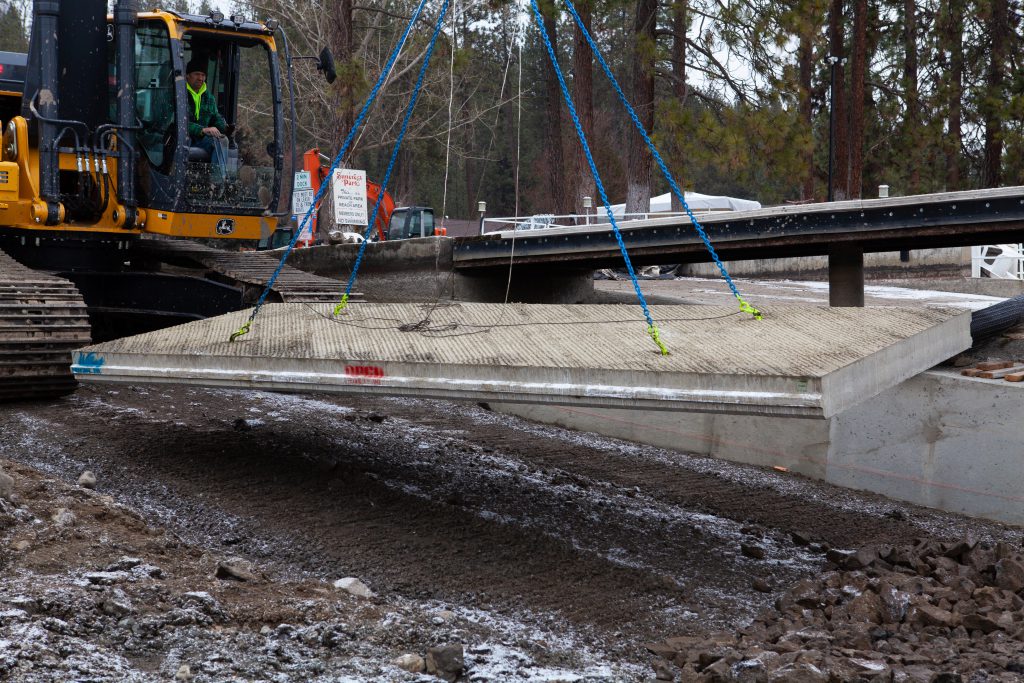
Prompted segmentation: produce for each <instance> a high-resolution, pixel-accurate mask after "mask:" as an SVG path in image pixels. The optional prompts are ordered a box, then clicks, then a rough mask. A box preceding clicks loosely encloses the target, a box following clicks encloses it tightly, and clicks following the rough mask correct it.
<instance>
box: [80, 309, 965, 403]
mask: <svg viewBox="0 0 1024 683" xmlns="http://www.w3.org/2000/svg"><path fill="white" fill-rule="evenodd" d="M330 311H331V307H330V306H328V305H317V304H272V305H268V306H265V307H264V308H263V310H262V312H261V314H260V317H259V319H258V321H257V324H256V326H255V328H254V330H253V332H251V333H250V334H249V335H247V336H245V337H243V338H241V339H240V340H239V341H237V342H233V343H232V342H229V341H228V337H229V335H230V334H231V332H233V331H234V330H236V329H238V327H239V326H240V325H241V324H242V322H244V320H245V319H246V317H247V315H248V313H247V312H239V313H234V314H230V315H225V316H221V317H219V318H212V319H209V320H203V321H199V322H195V323H190V324H188V325H182V326H179V327H173V328H169V329H166V330H160V331H157V332H151V333H148V334H144V335H139V336H136V337H130V338H127V339H120V340H116V341H112V342H108V343H105V344H99V345H96V346H91V347H88V348H85V349H83V350H81V351H79V352H78V353H77V354H76V356H75V363H74V366H73V368H72V369H73V371H74V372H75V374H76V375H77V376H78V378H79V379H80V380H82V381H106V382H171V383H183V384H200V385H211V386H231V387H240V388H243V387H244V388H262V389H277V390H286V391H334V392H346V393H380V394H389V395H400V396H418V397H423V398H448V399H462V400H471V401H505V402H514V403H539V404H563V405H577V406H590V407H604V408H626V409H630V410H669V411H696V412H712V413H737V414H754V415H779V416H796V417H815V418H822V417H825V418H827V417H830V416H832V415H835V414H836V413H838V412H841V411H843V410H845V409H847V408H849V407H851V406H853V405H854V404H856V403H858V402H860V401H863V400H865V399H867V398H870V397H872V396H875V395H877V394H878V393H880V392H882V391H884V390H885V389H887V388H889V387H891V386H893V385H895V384H898V383H899V382H901V381H903V380H904V379H906V378H907V377H910V376H912V375H915V374H917V373H918V372H921V371H922V370H924V369H926V368H928V367H931V366H932V365H934V364H935V363H937V362H940V361H942V360H944V359H946V358H948V357H950V356H953V355H955V354H957V353H959V352H961V351H963V350H964V349H966V348H968V347H969V346H970V344H971V337H970V316H969V315H966V314H963V313H962V312H961V311H956V310H952V309H934V308H925V307H914V308H896V307H885V308H864V309H837V308H827V307H816V306H815V307H808V306H802V307H796V306H780V307H773V308H771V309H768V310H765V311H764V313H765V319H764V320H761V321H758V320H754V319H752V318H750V317H749V316H746V315H743V314H740V313H738V312H737V311H736V309H735V308H734V307H732V306H729V307H719V306H661V307H658V308H656V309H654V311H653V312H654V317H655V319H656V320H657V321H658V325H659V327H660V329H661V336H662V339H663V340H664V342H665V343H666V345H667V346H668V347H669V349H670V350H671V351H672V354H671V355H669V356H661V355H660V354H658V353H657V349H656V347H655V346H654V344H653V343H652V342H651V340H650V339H649V338H648V337H647V336H646V334H645V332H644V330H645V326H644V323H643V320H642V318H641V316H640V311H639V310H638V309H637V308H636V307H626V306H602V305H585V306H578V305H577V306H568V305H523V304H510V305H497V304H453V305H443V306H436V307H433V306H427V305H417V304H369V303H362V304H355V305H352V306H350V307H349V309H348V312H347V313H345V314H344V315H342V316H339V317H337V318H332V317H331V316H330Z"/></svg>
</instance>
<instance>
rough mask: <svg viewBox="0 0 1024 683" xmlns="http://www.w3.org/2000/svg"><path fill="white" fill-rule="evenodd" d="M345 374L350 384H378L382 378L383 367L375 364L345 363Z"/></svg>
mask: <svg viewBox="0 0 1024 683" xmlns="http://www.w3.org/2000/svg"><path fill="white" fill-rule="evenodd" d="M345 376H346V377H348V378H350V383H351V384H374V385H379V384H380V383H381V380H382V379H383V378H384V368H380V367H377V366H376V365H346V366H345Z"/></svg>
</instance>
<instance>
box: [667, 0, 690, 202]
mask: <svg viewBox="0 0 1024 683" xmlns="http://www.w3.org/2000/svg"><path fill="white" fill-rule="evenodd" d="M687 2H688V0H676V2H675V5H674V6H673V8H672V94H673V95H674V96H675V98H676V101H677V104H678V106H679V108H680V109H681V110H682V109H685V107H686V96H687V94H688V92H687V90H688V84H687V82H686V31H687V29H688V28H689V27H690V20H689V17H688V16H687V9H688V8H687ZM675 137H676V138H677V139H678V137H679V133H676V136H675ZM675 147H676V149H674V150H673V151H674V154H672V158H671V164H672V173H673V174H674V175H675V180H676V184H678V185H679V189H680V190H683V189H684V188H685V187H686V184H685V180H686V175H685V162H686V160H685V159H684V158H683V150H682V149H681V147H682V145H681V144H679V143H678V142H677V143H676V144H675ZM672 210H673V211H682V210H683V203H682V202H681V201H679V197H677V196H676V195H675V193H674V192H673V193H672Z"/></svg>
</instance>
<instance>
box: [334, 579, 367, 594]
mask: <svg viewBox="0 0 1024 683" xmlns="http://www.w3.org/2000/svg"><path fill="white" fill-rule="evenodd" d="M334 587H335V588H337V589H338V590H343V591H345V592H346V593H348V594H349V595H354V596H356V597H357V598H372V597H373V591H372V590H370V587H369V586H367V585H366V584H365V583H363V582H362V581H360V580H359V579H357V578H355V577H354V576H347V577H345V578H344V579H338V580H337V581H335V582H334Z"/></svg>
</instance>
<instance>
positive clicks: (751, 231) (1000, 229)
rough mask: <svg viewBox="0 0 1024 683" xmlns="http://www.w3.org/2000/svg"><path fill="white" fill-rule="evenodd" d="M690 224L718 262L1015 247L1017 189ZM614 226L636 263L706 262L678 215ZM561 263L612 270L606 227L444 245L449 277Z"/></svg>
mask: <svg viewBox="0 0 1024 683" xmlns="http://www.w3.org/2000/svg"><path fill="white" fill-rule="evenodd" d="M699 220H700V221H701V224H702V225H703V226H704V227H705V229H706V231H707V233H708V235H709V236H710V238H711V240H712V242H713V244H714V246H715V249H716V250H717V252H718V254H719V256H720V257H721V258H722V259H724V260H744V259H761V258H780V257H792V256H824V255H827V254H828V253H829V251H830V249H831V248H832V247H833V246H835V245H836V244H837V243H848V244H855V245H858V247H859V248H860V249H861V251H862V252H864V253H870V252H879V251H897V250H900V249H911V248H913V249H921V248H933V247H955V246H967V245H972V244H998V243H1008V242H1021V241H1024V187H1009V188H996V189H991V190H975V191H970V192H949V193H939V194H931V195H916V196H911V197H894V198H885V199H866V200H855V201H846V202H832V203H823V204H805V205H799V206H779V207H771V208H767V209H759V210H756V211H743V212H721V213H718V214H708V215H705V216H701V217H700V218H699ZM620 227H621V228H622V235H623V239H624V241H625V243H626V246H627V248H628V250H629V254H630V258H631V259H632V260H633V261H634V262H635V263H636V264H637V265H646V264H659V263H699V262H707V261H710V260H711V258H710V256H709V255H708V253H707V250H706V249H705V247H704V244H703V242H702V241H701V240H700V237H699V236H698V235H697V233H696V231H695V230H694V228H693V226H692V225H691V223H690V221H689V219H688V218H686V217H685V216H684V217H678V216H676V217H668V218H658V219H651V220H644V221H630V222H629V223H624V224H622V225H621V226H620ZM513 237H514V240H513ZM513 241H514V247H513ZM570 262H571V264H572V266H573V267H591V268H605V267H613V266H616V265H619V264H621V263H622V256H621V254H620V252H619V247H618V243H617V242H616V240H615V236H614V235H613V233H612V232H611V229H610V226H609V225H608V224H607V223H605V224H601V225H592V226H583V227H566V228H548V229H544V230H536V231H519V232H517V233H513V232H511V231H508V232H500V233H490V234H487V235H483V236H479V237H463V238H458V239H457V240H456V242H455V247H454V265H455V268H456V269H459V270H468V269H475V268H494V267H498V266H503V267H505V268H507V267H508V266H509V264H510V263H512V264H520V265H521V264H530V263H532V264H541V263H559V264H565V263H570Z"/></svg>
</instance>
